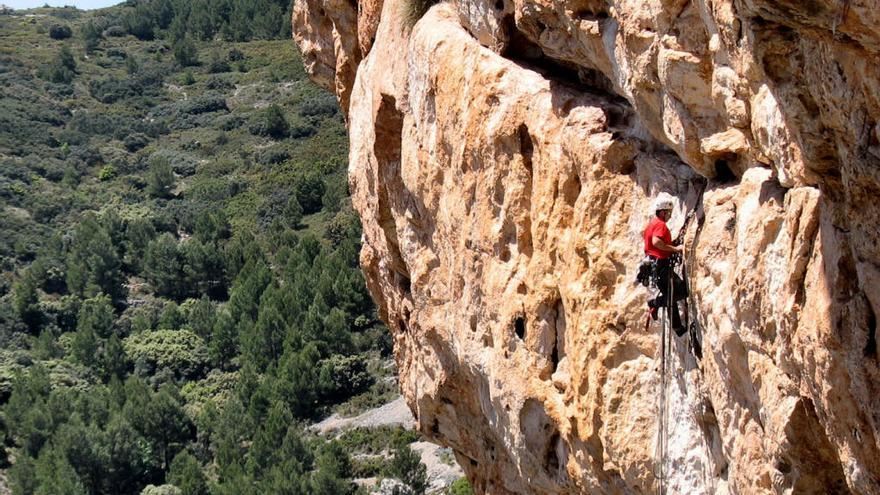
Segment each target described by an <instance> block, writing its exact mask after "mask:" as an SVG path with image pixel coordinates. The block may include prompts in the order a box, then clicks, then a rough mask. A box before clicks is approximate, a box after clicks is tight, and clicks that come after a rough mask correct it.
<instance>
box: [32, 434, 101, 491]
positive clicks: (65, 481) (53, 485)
mask: <svg viewBox="0 0 880 495" xmlns="http://www.w3.org/2000/svg"><path fill="white" fill-rule="evenodd" d="M34 471H35V473H36V479H37V488H36V490H35V491H34V495H86V494H87V493H88V492H87V491H86V488H85V486H84V485H83V484H82V481H80V479H79V477H78V476H77V474H76V471H74V469H73V467H72V466H71V465H70V463H69V462H68V461H67V459H65V458H64V455H63V454H62V453H61V452H59V451H57V450H56V449H55V448H54V447H53V446H51V445H50V446H47V447H46V448H45V449H43V451H42V452H41V453H40V457H39V458H37V462H36V464H35V466H34Z"/></svg>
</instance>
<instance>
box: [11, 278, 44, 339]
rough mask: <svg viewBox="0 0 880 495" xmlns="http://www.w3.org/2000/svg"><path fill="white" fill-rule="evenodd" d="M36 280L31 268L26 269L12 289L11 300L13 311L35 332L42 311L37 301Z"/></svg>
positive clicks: (38, 325) (38, 299)
mask: <svg viewBox="0 0 880 495" xmlns="http://www.w3.org/2000/svg"><path fill="white" fill-rule="evenodd" d="M37 286H38V283H37V280H36V276H35V275H34V273H33V271H32V270H27V271H26V272H25V273H24V276H22V277H21V280H19V281H18V282H17V283H16V284H15V286H14V287H13V289H12V302H13V307H14V308H15V312H16V313H18V316H19V318H21V320H22V321H23V322H24V324H25V325H27V327H28V328H29V329H30V330H31V331H32V332H35V331H37V330H38V329H39V327H40V325H41V323H42V319H43V318H42V316H43V315H42V313H41V312H40V308H39V305H38V303H39V302H40V296H39V294H38V293H37Z"/></svg>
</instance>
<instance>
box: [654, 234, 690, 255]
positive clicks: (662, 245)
mask: <svg viewBox="0 0 880 495" xmlns="http://www.w3.org/2000/svg"><path fill="white" fill-rule="evenodd" d="M651 245H652V246H654V247H655V248H657V249H659V250H660V251H664V252H667V253H681V252H682V251H684V246H670V245H669V244H666V242H664V241H663V239H661V238H660V236H656V235H655V236H651Z"/></svg>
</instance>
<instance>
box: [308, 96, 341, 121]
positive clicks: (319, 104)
mask: <svg viewBox="0 0 880 495" xmlns="http://www.w3.org/2000/svg"><path fill="white" fill-rule="evenodd" d="M338 111H339V104H338V103H336V97H334V96H332V95H330V94H328V93H321V94H320V95H318V96H316V97H314V98H312V99H311V100H307V101H304V102H303V103H302V105H300V107H299V113H300V115H302V116H304V117H317V116H320V115H336V112H338Z"/></svg>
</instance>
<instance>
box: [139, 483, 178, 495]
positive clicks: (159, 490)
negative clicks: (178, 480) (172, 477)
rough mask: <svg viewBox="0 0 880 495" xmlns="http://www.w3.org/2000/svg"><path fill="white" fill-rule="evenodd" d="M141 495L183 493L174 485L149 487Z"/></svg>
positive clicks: (176, 494)
mask: <svg viewBox="0 0 880 495" xmlns="http://www.w3.org/2000/svg"><path fill="white" fill-rule="evenodd" d="M141 495H183V492H182V491H180V488H177V487H176V486H174V485H159V486H156V485H147V486H146V487H145V488H144V489H143V490H142V491H141Z"/></svg>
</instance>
